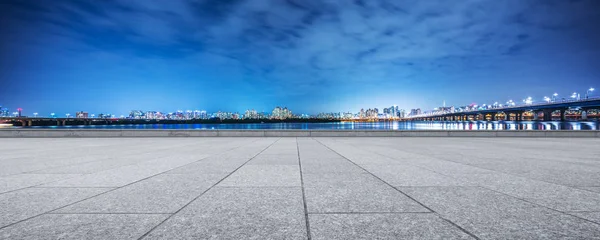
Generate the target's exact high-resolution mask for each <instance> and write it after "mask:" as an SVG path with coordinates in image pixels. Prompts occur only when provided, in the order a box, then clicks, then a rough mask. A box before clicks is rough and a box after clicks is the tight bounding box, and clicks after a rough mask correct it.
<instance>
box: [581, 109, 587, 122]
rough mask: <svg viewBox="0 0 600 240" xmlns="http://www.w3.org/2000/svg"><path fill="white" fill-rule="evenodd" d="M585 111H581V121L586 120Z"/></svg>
mask: <svg viewBox="0 0 600 240" xmlns="http://www.w3.org/2000/svg"><path fill="white" fill-rule="evenodd" d="M587 119H588V117H587V110H586V109H581V120H587Z"/></svg>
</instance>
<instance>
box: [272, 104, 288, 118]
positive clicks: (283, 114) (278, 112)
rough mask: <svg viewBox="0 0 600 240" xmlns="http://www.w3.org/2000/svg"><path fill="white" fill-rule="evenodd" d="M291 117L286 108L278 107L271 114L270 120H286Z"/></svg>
mask: <svg viewBox="0 0 600 240" xmlns="http://www.w3.org/2000/svg"><path fill="white" fill-rule="evenodd" d="M291 117H292V111H290V110H289V109H288V108H287V107H284V108H281V107H279V106H277V107H275V108H274V109H273V111H272V112H271V118H272V119H280V120H283V119H287V118H291Z"/></svg>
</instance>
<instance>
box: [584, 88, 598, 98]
mask: <svg viewBox="0 0 600 240" xmlns="http://www.w3.org/2000/svg"><path fill="white" fill-rule="evenodd" d="M594 90H596V89H594V88H590V89H588V90H587V91H586V92H585V99H588V97H589V95H590V93H591V92H593V91H594Z"/></svg>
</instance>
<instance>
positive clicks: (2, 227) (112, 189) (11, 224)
mask: <svg viewBox="0 0 600 240" xmlns="http://www.w3.org/2000/svg"><path fill="white" fill-rule="evenodd" d="M252 143H254V141H253V142H251V143H248V144H242V145H241V146H237V147H234V148H231V149H229V150H232V149H237V148H241V147H243V146H247V145H250V144H252ZM226 151H227V150H226ZM220 154H222V153H220ZM220 154H216V155H220ZM206 158H208V157H205V158H202V159H200V160H198V161H195V162H199V161H202V160H204V159H206ZM195 162H191V163H188V164H192V163H195ZM188 164H185V165H188ZM185 165H183V166H185ZM171 170H172V169H169V170H167V171H164V172H160V173H157V174H154V175H152V176H149V177H146V178H143V179H140V180H138V181H135V182H131V183H128V184H126V185H123V186H121V187H117V188H111V189H109V190H107V191H105V192H101V193H99V194H96V195H93V196H90V197H87V198H84V199H81V200H79V201H75V202H72V203H69V204H67V205H64V206H61V207H58V208H55V209H52V210H49V211H46V212H43V213H40V214H37V215H35V216H32V217H28V218H26V219H22V220H19V221H17V222H13V223H10V224H7V225H5V226H0V230H2V229H4V228H7V227H10V226H13V225H16V224H19V223H21V222H25V221H27V220H30V219H33V218H36V217H39V216H42V215H44V214H47V213H51V212H54V211H56V210H60V209H63V208H66V207H69V206H72V205H75V204H77V203H80V202H83V201H86V200H88V199H92V198H94V197H97V196H100V195H102V194H106V193H109V192H112V191H115V190H117V189H120V188H124V187H127V186H129V185H132V184H135V183H138V182H141V181H144V180H146V179H149V178H152V177H155V176H158V175H160V174H163V173H165V172H168V171H171ZM28 188H33V187H28ZM28 188H23V189H28ZM82 188H85V187H82ZM21 190H22V189H21Z"/></svg>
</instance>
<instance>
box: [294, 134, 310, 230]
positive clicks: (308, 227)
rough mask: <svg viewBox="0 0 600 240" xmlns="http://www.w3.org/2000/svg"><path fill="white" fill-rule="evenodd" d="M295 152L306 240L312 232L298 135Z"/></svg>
mask: <svg viewBox="0 0 600 240" xmlns="http://www.w3.org/2000/svg"><path fill="white" fill-rule="evenodd" d="M295 140H296V153H297V154H298V168H299V170H300V187H301V189H302V204H303V206H304V220H305V222H306V235H307V237H308V240H311V239H312V234H311V232H310V220H309V219H308V214H309V213H308V205H307V204H306V192H305V190H304V176H303V172H302V160H301V158H300V146H299V143H298V137H296V139H295Z"/></svg>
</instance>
